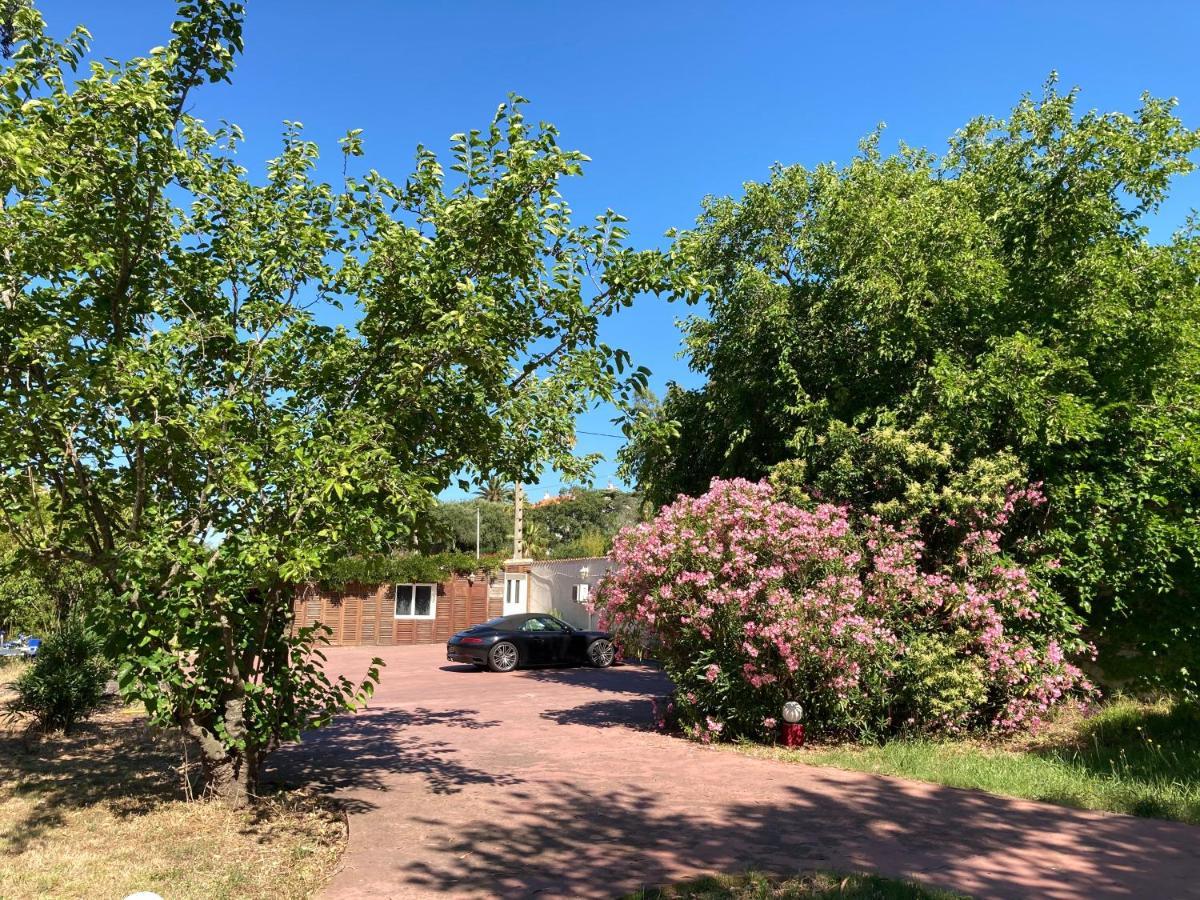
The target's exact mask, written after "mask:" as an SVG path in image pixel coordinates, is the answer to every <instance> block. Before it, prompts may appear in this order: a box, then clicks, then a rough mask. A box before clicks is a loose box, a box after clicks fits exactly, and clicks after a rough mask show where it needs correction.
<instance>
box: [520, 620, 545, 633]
mask: <svg viewBox="0 0 1200 900" xmlns="http://www.w3.org/2000/svg"><path fill="white" fill-rule="evenodd" d="M521 630H522V631H545V630H546V623H545V622H544V621H542V620H541V619H526V620H525V624H524V625H522V626H521Z"/></svg>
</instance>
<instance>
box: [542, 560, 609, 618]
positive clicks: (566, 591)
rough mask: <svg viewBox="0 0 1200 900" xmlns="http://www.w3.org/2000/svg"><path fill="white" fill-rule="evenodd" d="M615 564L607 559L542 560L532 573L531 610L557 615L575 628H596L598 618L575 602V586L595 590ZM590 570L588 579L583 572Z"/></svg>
mask: <svg viewBox="0 0 1200 900" xmlns="http://www.w3.org/2000/svg"><path fill="white" fill-rule="evenodd" d="M610 565H611V561H610V560H609V559H608V557H605V556H593V557H587V558H583V559H546V560H538V561H537V562H535V563H534V564H533V565H532V566H531V567H530V570H529V611H530V612H545V613H553V614H554V615H556V616H558V617H559V618H560V619H562V620H563V621H564V622H566V623H567V624H568V625H571V626H572V627H574V628H594V627H596V616H595V615H594V614H592V615H589V614H588V611H587V607H586V606H584V605H583V604H582V603H579V602H577V601H576V600H574V599H573V596H574V595H575V593H576V591H575V587H576V585H580V584H587V585H588V588H589V589H590V590H592V591H594V590H595V589H596V584H597V582H599V580H600V576H601V575H603V574H604V573H605V572H607V571H608V569H609V566H610ZM585 567H586V568H587V570H588V572H587V578H586V579H585V578H584V577H583V576H582V575H580V569H582V568H585Z"/></svg>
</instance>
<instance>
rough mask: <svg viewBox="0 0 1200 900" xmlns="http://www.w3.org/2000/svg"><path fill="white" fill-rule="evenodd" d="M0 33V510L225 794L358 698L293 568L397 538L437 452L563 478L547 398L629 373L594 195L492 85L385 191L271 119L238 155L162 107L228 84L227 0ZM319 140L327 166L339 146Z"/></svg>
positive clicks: (234, 140) (575, 467) (629, 259)
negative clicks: (93, 50)
mask: <svg viewBox="0 0 1200 900" xmlns="http://www.w3.org/2000/svg"><path fill="white" fill-rule="evenodd" d="M11 24H12V37H13V52H12V59H11V60H10V61H9V62H7V63H5V64H4V66H3V68H0V254H2V256H0V261H2V267H0V511H2V514H3V516H4V519H5V522H4V527H5V529H6V530H7V532H8V533H9V534H10V535H11V536H12V537H13V538H14V539H15V540H17V541H19V543H20V545H21V547H22V551H23V552H24V553H26V554H28V555H29V556H31V557H34V558H36V559H41V560H62V559H69V560H75V561H78V562H81V563H84V564H86V565H88V566H91V567H94V568H95V569H96V570H97V571H99V572H100V573H102V575H103V577H104V579H105V580H106V582H107V583H108V585H109V586H110V587H111V589H112V591H113V592H114V594H115V596H116V597H117V598H118V599H117V600H116V601H114V602H113V603H112V604H109V605H108V607H107V609H106V611H105V613H106V619H105V621H102V622H101V624H102V625H103V626H104V631H105V633H106V634H107V636H108V639H109V644H110V649H111V650H112V652H114V653H115V654H116V656H117V657H118V659H119V660H120V663H121V666H120V684H121V687H122V689H123V690H124V691H125V693H126V695H127V696H130V697H137V698H140V699H141V700H142V701H144V702H145V704H146V706H147V708H148V709H149V711H150V713H151V715H152V717H153V718H154V720H155V721H157V722H160V723H173V724H176V725H178V726H180V727H182V728H184V729H185V730H186V731H187V732H188V733H190V734H191V735H192V736H193V737H195V738H196V739H197V740H198V741H199V743H200V746H201V749H202V750H203V754H204V755H203V760H204V764H205V774H206V776H207V778H208V782H209V786H210V787H211V788H213V789H214V790H216V791H218V792H220V793H223V794H225V795H227V796H229V797H231V798H232V799H234V800H237V801H239V802H240V801H241V800H244V799H245V797H246V795H247V792H249V791H252V790H253V784H254V776H255V774H256V772H257V769H258V765H259V761H260V760H261V757H262V755H263V754H264V753H266V752H267V751H269V750H270V749H271V747H273V746H275V745H276V744H277V743H278V742H279V741H281V740H287V739H290V738H294V737H296V736H297V735H298V734H299V733H300V732H301V731H302V730H304V729H305V728H309V727H312V726H314V725H319V724H321V723H322V722H324V721H326V720H327V719H328V718H329V716H330V715H332V714H333V713H334V712H336V711H337V710H339V709H343V708H346V707H347V706H351V705H353V704H354V703H355V702H357V699H358V698H359V697H361V696H362V693H361V692H362V690H364V689H369V684H366V685H365V687H364V686H359V685H355V684H353V683H351V682H349V681H345V680H342V681H338V682H331V681H329V680H327V679H326V677H325V676H324V675H323V674H321V672H320V670H319V668H318V667H316V666H315V665H314V664H313V662H312V661H311V660H310V658H309V655H308V653H309V650H310V649H311V645H312V643H313V641H314V640H316V639H317V637H318V636H317V635H314V634H310V633H307V632H303V633H301V634H300V635H299V636H297V637H293V636H292V635H291V618H290V602H291V593H290V589H289V585H291V584H294V583H296V582H298V581H302V580H304V579H309V578H319V577H321V575H322V573H323V572H324V571H325V570H326V569H327V568H328V567H329V566H330V565H331V564H332V562H333V561H335V560H337V559H338V558H341V557H343V556H345V555H348V554H351V553H356V552H367V551H372V550H386V549H388V548H389V547H395V546H405V545H408V544H409V543H410V542H411V540H412V537H411V536H412V533H413V531H414V528H413V526H414V524H416V523H417V522H418V520H419V519H420V517H422V516H423V515H425V514H426V512H427V511H428V510H429V509H430V508H431V507H432V505H433V504H434V502H435V501H434V497H435V495H436V493H437V492H438V491H439V490H441V489H442V488H444V487H445V486H446V485H447V484H448V483H449V482H450V481H451V480H452V478H453V477H454V476H455V474H456V473H462V472H466V473H468V474H470V473H478V474H479V475H482V476H483V477H486V476H487V475H490V474H492V473H499V474H502V475H503V476H504V477H506V478H509V479H525V480H529V479H530V478H531V477H532V476H533V474H534V473H536V472H539V471H540V470H541V469H542V467H543V466H544V465H546V464H553V465H556V466H557V467H558V468H559V469H560V470H561V471H563V472H564V473H565V474H566V475H567V476H569V477H577V476H578V475H580V474H581V473H582V472H583V471H586V469H587V468H588V460H587V459H577V458H575V457H573V456H572V452H571V451H572V446H573V420H574V416H575V414H576V413H577V412H578V411H579V410H581V409H583V408H584V407H585V406H587V405H588V404H589V403H591V402H593V401H594V400H596V399H597V398H601V399H611V398H614V397H615V396H616V395H617V394H618V393H619V392H620V391H622V390H625V389H626V388H627V387H628V384H629V382H628V380H626V381H622V380H621V377H620V376H619V375H618V370H620V369H621V368H622V367H623V366H624V364H625V363H626V361H627V358H626V357H625V355H624V354H623V353H621V352H620V351H611V350H609V348H607V347H605V346H604V345H603V344H601V343H600V342H599V341H598V339H597V327H598V321H599V319H600V318H601V317H602V316H604V315H607V314H608V313H610V312H612V311H614V310H615V309H617V308H618V307H619V306H621V305H622V304H625V303H628V302H629V299H630V297H631V294H632V289H631V287H630V286H629V285H630V278H631V277H632V276H633V275H634V274H636V272H637V271H638V269H639V266H640V265H641V264H640V262H639V258H638V257H636V256H634V255H633V254H631V253H629V252H628V251H625V250H623V249H622V247H621V241H622V237H623V231H622V229H621V226H620V221H621V220H620V218H619V217H617V216H615V215H613V214H611V213H610V214H607V215H604V216H601V217H600V218H599V220H598V222H597V223H596V224H595V225H593V226H582V227H581V226H577V225H574V224H572V222H571V211H570V209H569V208H568V206H567V205H566V203H565V201H564V200H563V198H562V197H561V196H560V194H559V185H560V182H561V181H562V180H563V179H564V178H568V177H570V176H575V175H578V174H579V173H580V172H581V168H582V166H583V164H584V162H585V161H586V157H584V156H583V155H582V154H580V153H578V152H574V151H569V150H565V149H562V148H561V147H560V146H559V145H558V143H557V140H556V135H555V131H554V129H553V128H552V127H551V126H548V125H540V126H536V127H535V126H532V125H531V124H529V123H528V122H527V121H526V120H525V119H524V117H523V115H522V113H521V101H520V100H519V99H518V100H517V101H516V102H514V103H511V104H504V105H502V106H501V107H500V110H499V112H498V113H497V114H496V116H495V118H494V119H493V120H492V122H491V123H490V125H489V126H487V127H486V128H484V129H483V130H482V131H471V132H470V133H466V134H461V135H456V136H455V137H454V138H452V140H453V142H454V143H453V148H452V154H451V156H452V164H451V165H450V170H451V171H450V172H449V173H447V172H446V171H444V170H443V167H442V165H441V163H440V162H439V160H438V158H437V157H436V156H435V155H434V154H433V153H432V152H430V151H428V150H425V149H419V150H418V154H417V160H416V167H415V170H414V171H413V173H412V174H411V175H410V176H408V177H407V178H405V179H404V180H402V181H400V182H393V181H391V180H389V179H387V178H386V177H384V176H383V175H381V174H379V173H378V172H377V171H375V170H370V171H369V172H367V174H365V175H362V176H355V175H353V174H350V175H349V176H348V177H347V178H346V180H345V183H344V184H342V185H340V186H338V187H334V186H331V185H329V184H327V183H324V182H322V181H320V180H318V179H317V178H316V177H315V175H314V167H315V165H316V163H317V156H318V151H317V147H316V146H314V145H313V144H312V143H311V142H309V141H307V140H305V139H304V138H303V136H302V134H301V128H300V126H299V125H298V124H288V125H287V126H286V128H285V130H284V133H283V139H282V146H281V149H280V151H279V154H278V156H276V157H275V158H274V159H272V160H271V161H270V162H269V163H268V164H267V166H266V171H265V173H264V174H263V175H262V176H261V177H252V176H251V174H250V172H249V171H248V170H247V169H246V168H245V167H244V166H242V165H241V164H240V163H239V162H238V156H237V149H238V145H239V141H240V132H239V131H238V129H237V128H236V127H234V126H231V125H223V126H221V127H220V128H216V129H212V128H210V127H209V126H207V125H206V124H205V123H204V122H201V121H199V120H198V119H196V118H194V117H193V116H191V115H189V114H188V112H187V109H188V105H189V104H188V100H189V97H190V95H191V92H192V91H193V90H195V89H197V88H199V87H200V86H201V85H202V84H204V83H206V82H211V81H217V80H222V79H226V78H228V77H229V75H230V72H231V71H232V67H233V60H234V58H235V55H236V54H237V53H238V52H240V50H241V25H242V8H241V4H238V3H234V2H228V0H190V2H184V3H182V4H181V6H180V12H179V16H178V20H177V22H176V24H175V26H174V33H173V35H172V37H171V39H170V41H169V42H168V43H167V44H166V45H165V46H164V47H161V48H157V49H155V50H153V51H151V52H150V53H149V55H147V56H146V57H143V58H138V59H133V60H131V61H129V62H125V63H117V62H113V61H101V60H91V61H90V62H89V63H88V65H87V67H85V68H84V67H81V62H82V61H83V59H84V57H85V56H86V54H87V38H88V35H87V33H86V32H85V31H83V30H82V29H80V30H78V31H76V32H75V33H74V34H73V35H72V36H71V37H70V38H69V39H68V40H66V41H65V42H59V41H56V40H53V39H51V38H50V37H48V36H47V35H46V34H45V32H44V28H43V23H42V20H41V18H40V16H39V15H38V14H37V12H36V11H35V10H33V9H32V8H25V7H22V8H19V9H18V11H17V12H16V13H15V16H14V17H13V21H12V23H11ZM341 149H342V151H343V153H344V155H345V167H346V169H347V171H349V172H350V173H353V172H354V171H355V170H356V168H357V159H356V158H357V157H359V156H360V155H362V153H363V143H362V139H361V136H360V135H359V134H358V133H357V132H350V133H349V134H348V135H347V136H346V138H345V139H344V140H343V142H342V148H341ZM343 308H344V309H345V313H342V314H339V313H338V310H340V309H343ZM339 319H340V320H341V321H347V322H353V323H354V327H353V328H352V329H351V328H347V327H340V326H333V325H331V324H330V323H331V322H335V321H338V320H339ZM640 380H644V374H643V373H642V372H641V371H635V372H634V373H633V375H632V382H633V383H634V384H636V383H637V382H638V381H640Z"/></svg>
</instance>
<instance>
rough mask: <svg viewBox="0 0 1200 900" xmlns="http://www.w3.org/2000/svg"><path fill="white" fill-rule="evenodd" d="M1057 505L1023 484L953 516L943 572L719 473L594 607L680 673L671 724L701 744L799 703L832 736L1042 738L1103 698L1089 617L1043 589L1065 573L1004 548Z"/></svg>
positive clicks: (910, 529) (913, 543) (881, 529)
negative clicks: (1068, 710) (1046, 722)
mask: <svg viewBox="0 0 1200 900" xmlns="http://www.w3.org/2000/svg"><path fill="white" fill-rule="evenodd" d="M789 496H794V495H789ZM1044 503H1045V500H1044V498H1043V496H1042V495H1041V493H1040V491H1039V489H1038V488H1037V487H1036V486H1035V487H1031V488H1024V489H1014V490H1009V491H1008V492H1007V495H1006V498H1005V500H1004V502H1003V504H1002V505H1001V506H999V507H998V508H996V509H994V510H991V511H982V510H979V511H974V512H970V513H968V514H967V515H965V516H964V517H962V518H959V519H948V520H947V521H946V522H944V523H943V540H944V541H946V542H949V544H948V545H949V546H950V548H951V551H952V552H950V553H949V554H941V553H940V554H939V555H938V558H939V559H943V558H944V559H949V560H950V562H948V563H945V564H934V563H932V562H931V561H929V558H928V556H929V555H928V554H926V553H925V548H924V544H923V542H922V540H920V539H919V538H918V536H917V535H918V531H917V528H916V526H915V525H908V526H905V525H901V526H897V525H893V524H889V523H887V522H884V521H882V520H881V519H880V518H878V517H877V516H872V515H858V514H856V513H855V512H854V511H853V510H851V509H849V508H847V507H845V506H839V505H835V504H831V503H820V502H816V501H813V502H809V503H804V502H803V501H794V500H790V499H784V498H783V497H781V496H779V495H778V494H777V493H776V489H775V488H774V487H773V486H772V485H771V484H770V483H768V482H765V481H764V482H760V483H751V482H748V481H744V480H740V479H735V480H728V481H725V480H721V479H714V480H713V482H712V484H711V487H710V489H709V491H708V492H707V493H706V494H704V495H703V496H701V497H695V498H693V497H683V496H681V497H680V498H679V499H677V500H676V501H675V502H674V503H673V504H670V505H668V506H666V507H663V509H662V510H661V511H660V512H659V514H658V515H657V517H656V518H655V519H654V520H653V521H651V522H648V523H645V524H641V525H635V526H631V527H629V528H626V529H625V530H623V531H622V532H621V533H620V534H619V535H618V536H617V539H616V541H615V544H614V547H613V561H614V563H615V565H614V566H613V568H612V570H611V571H610V573H609V575H608V576H607V577H606V578H605V580H604V581H602V583H601V584H600V586H599V588H598V590H597V592H596V600H595V603H596V606H597V608H598V609H599V611H600V612H601V615H602V620H603V621H604V623H605V625H606V626H607V627H608V628H610V629H612V630H613V631H614V632H615V633H616V634H617V635H618V637H619V639H620V640H621V642H622V643H623V644H625V645H626V646H627V648H628V647H631V646H633V645H642V646H645V647H648V648H650V649H651V651H652V652H653V653H654V654H655V655H656V656H657V657H658V658H659V659H660V660H661V661H662V662H663V664H664V665H665V666H666V668H667V671H668V673H669V674H670V676H671V678H672V679H673V681H674V683H675V685H676V694H675V696H674V698H673V700H672V704H671V709H670V715H671V717H672V718H673V719H675V720H676V721H677V722H678V724H679V725H680V726H681V727H682V728H683V729H684V731H685V732H687V733H688V734H689V735H691V736H692V737H695V738H698V739H700V740H705V741H708V740H713V739H716V738H718V737H719V738H760V739H761V738H764V737H767V736H769V735H770V734H771V733H772V731H773V729H774V728H775V725H776V720H775V716H776V715H777V714H778V711H779V709H780V708H781V706H782V704H783V703H784V702H785V701H787V700H798V701H800V703H801V704H802V705H803V706H804V708H805V710H806V714H805V717H806V722H807V724H808V726H809V728H810V730H812V731H814V732H815V733H817V734H820V735H825V736H830V737H834V736H836V737H846V738H851V739H873V738H880V737H884V736H887V735H891V734H898V733H912V734H917V733H923V734H930V733H962V732H966V731H981V732H982V731H998V732H1013V731H1018V730H1022V729H1035V728H1037V726H1038V725H1039V724H1040V723H1041V721H1042V719H1043V718H1044V717H1045V715H1046V713H1047V712H1048V711H1049V710H1050V709H1051V708H1052V707H1055V706H1057V705H1059V704H1062V703H1065V702H1070V701H1073V700H1079V699H1083V698H1086V697H1087V696H1089V695H1090V694H1091V693H1092V691H1093V688H1092V687H1091V685H1090V684H1089V683H1088V681H1087V680H1086V678H1085V677H1084V675H1083V672H1082V671H1081V670H1080V668H1079V667H1078V666H1077V665H1075V664H1074V663H1072V662H1071V661H1070V659H1069V658H1070V657H1071V656H1074V655H1077V654H1080V653H1083V652H1086V651H1088V650H1089V648H1088V646H1087V645H1086V644H1085V643H1084V641H1083V640H1082V639H1081V638H1080V635H1079V631H1080V621H1079V619H1078V618H1077V617H1076V616H1075V615H1074V614H1073V613H1072V612H1071V611H1070V609H1069V608H1068V607H1067V605H1066V604H1065V603H1064V601H1063V600H1062V598H1061V597H1059V596H1058V595H1056V594H1054V593H1053V592H1052V591H1049V590H1047V589H1046V588H1045V587H1044V585H1043V583H1042V582H1043V580H1044V579H1043V577H1042V575H1041V574H1040V571H1039V570H1040V569H1045V568H1053V566H1054V565H1055V563H1054V561H1053V560H1048V561H1045V562H1044V563H1043V564H1041V565H1040V566H1039V567H1030V568H1023V567H1021V566H1018V565H1016V564H1014V563H1013V562H1012V561H1011V559H1010V557H1009V555H1008V554H1007V553H1006V552H1005V549H1004V546H1005V528H1006V526H1007V525H1008V524H1009V522H1010V520H1011V519H1012V518H1013V517H1014V516H1015V515H1018V514H1019V513H1020V511H1022V510H1028V509H1030V508H1036V507H1039V506H1041V505H1043V504H1044ZM1024 549H1025V551H1026V552H1028V551H1029V548H1028V547H1026V548H1024Z"/></svg>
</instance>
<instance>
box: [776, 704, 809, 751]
mask: <svg viewBox="0 0 1200 900" xmlns="http://www.w3.org/2000/svg"><path fill="white" fill-rule="evenodd" d="M803 718H804V707H803V706H801V705H800V704H799V703H797V702H796V701H795V700H789V701H788V702H787V703H785V704H783V722H782V723H781V724H780V726H779V738H780V742H781V743H782V744H783V746H785V747H802V746H803V745H804V726H803V725H801V724H800V720H801V719H803Z"/></svg>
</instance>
